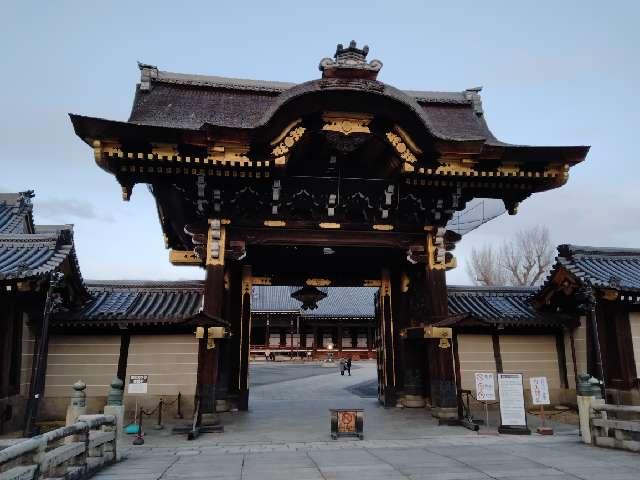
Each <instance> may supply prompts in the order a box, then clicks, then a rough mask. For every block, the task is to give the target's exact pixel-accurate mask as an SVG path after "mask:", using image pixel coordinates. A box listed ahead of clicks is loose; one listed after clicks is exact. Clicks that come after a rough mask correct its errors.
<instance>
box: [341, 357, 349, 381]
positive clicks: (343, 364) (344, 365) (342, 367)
mask: <svg viewBox="0 0 640 480" xmlns="http://www.w3.org/2000/svg"><path fill="white" fill-rule="evenodd" d="M346 365H347V364H346V362H345V361H344V358H341V359H340V375H342V376H343V377H344V369H345V367H346Z"/></svg>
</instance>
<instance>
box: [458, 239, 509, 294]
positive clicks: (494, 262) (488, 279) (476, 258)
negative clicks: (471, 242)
mask: <svg viewBox="0 0 640 480" xmlns="http://www.w3.org/2000/svg"><path fill="white" fill-rule="evenodd" d="M498 260H499V257H498V251H497V250H496V249H494V248H493V247H492V246H491V245H484V246H482V247H480V248H478V249H476V248H475V247H474V248H472V249H471V258H470V259H469V260H467V274H468V275H469V277H471V279H472V281H473V283H474V284H476V285H506V284H507V275H506V273H507V272H506V270H504V269H503V268H502V267H501V266H500V264H499V261H498Z"/></svg>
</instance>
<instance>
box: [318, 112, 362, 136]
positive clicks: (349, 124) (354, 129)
mask: <svg viewBox="0 0 640 480" xmlns="http://www.w3.org/2000/svg"><path fill="white" fill-rule="evenodd" d="M372 119H373V116H371V115H367V114H364V113H342V112H326V113H324V114H323V115H322V120H323V121H324V125H323V126H322V130H325V131H331V132H338V133H342V134H343V135H350V134H352V133H371V130H370V129H369V123H370V122H371V120H372Z"/></svg>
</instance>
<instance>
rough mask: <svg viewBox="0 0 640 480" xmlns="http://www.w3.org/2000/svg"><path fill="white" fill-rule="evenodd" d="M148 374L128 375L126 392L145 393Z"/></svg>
mask: <svg viewBox="0 0 640 480" xmlns="http://www.w3.org/2000/svg"><path fill="white" fill-rule="evenodd" d="M148 384H149V375H129V389H128V390H127V392H128V393H147V385H148Z"/></svg>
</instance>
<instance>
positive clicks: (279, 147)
mask: <svg viewBox="0 0 640 480" xmlns="http://www.w3.org/2000/svg"><path fill="white" fill-rule="evenodd" d="M301 123H302V120H300V119H298V120H295V121H294V122H292V123H290V124H289V125H288V126H287V128H285V129H284V130H283V131H282V133H281V134H280V135H279V136H278V137H277V138H276V139H275V140H273V141H272V142H271V146H273V147H274V148H273V150H272V151H271V154H272V155H273V157H274V162H275V164H276V165H277V166H282V165H285V164H286V163H287V159H288V156H289V152H290V150H291V148H293V146H294V145H295V144H296V143H297V142H298V140H300V139H301V138H302V135H303V134H304V132H305V131H306V129H305V128H304V127H303V126H302V125H300V124H301Z"/></svg>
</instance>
